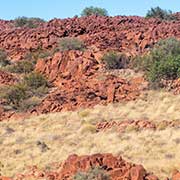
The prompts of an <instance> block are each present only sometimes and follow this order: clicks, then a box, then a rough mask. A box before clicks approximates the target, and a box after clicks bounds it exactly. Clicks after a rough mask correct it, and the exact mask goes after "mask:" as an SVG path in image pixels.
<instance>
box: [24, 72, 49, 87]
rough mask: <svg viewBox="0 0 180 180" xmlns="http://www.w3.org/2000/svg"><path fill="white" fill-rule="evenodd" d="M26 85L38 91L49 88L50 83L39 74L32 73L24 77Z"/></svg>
mask: <svg viewBox="0 0 180 180" xmlns="http://www.w3.org/2000/svg"><path fill="white" fill-rule="evenodd" d="M24 83H25V84H26V86H27V87H30V88H32V89H37V88H39V87H47V86H48V82H47V80H46V79H45V77H44V76H43V75H42V74H40V73H37V72H32V73H30V74H28V75H26V76H25V77H24Z"/></svg>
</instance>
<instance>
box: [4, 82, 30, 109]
mask: <svg viewBox="0 0 180 180" xmlns="http://www.w3.org/2000/svg"><path fill="white" fill-rule="evenodd" d="M1 98H4V99H6V101H7V103H8V104H9V105H12V106H13V108H15V109H18V107H19V104H20V103H21V102H22V101H23V100H24V99H26V98H27V93H26V86H25V85H24V84H16V85H13V86H8V87H7V88H5V89H4V95H3V96H2V97H1Z"/></svg>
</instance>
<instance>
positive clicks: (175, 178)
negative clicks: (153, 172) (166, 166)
mask: <svg viewBox="0 0 180 180" xmlns="http://www.w3.org/2000/svg"><path fill="white" fill-rule="evenodd" d="M172 180H180V172H179V171H174V172H173V175H172Z"/></svg>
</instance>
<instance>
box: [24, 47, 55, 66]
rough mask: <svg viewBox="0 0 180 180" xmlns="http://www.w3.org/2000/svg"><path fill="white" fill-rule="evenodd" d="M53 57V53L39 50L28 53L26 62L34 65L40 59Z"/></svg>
mask: <svg viewBox="0 0 180 180" xmlns="http://www.w3.org/2000/svg"><path fill="white" fill-rule="evenodd" d="M51 55H52V52H50V51H46V50H43V49H41V48H38V49H36V51H34V52H28V53H27V54H26V56H25V58H24V59H25V60H26V61H31V62H33V63H34V64H36V62H37V60H38V59H39V58H47V57H49V56H51Z"/></svg>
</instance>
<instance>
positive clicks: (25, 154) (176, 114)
mask: <svg viewBox="0 0 180 180" xmlns="http://www.w3.org/2000/svg"><path fill="white" fill-rule="evenodd" d="M154 98H155V99H154ZM179 100H180V96H173V95H171V94H169V93H163V92H161V93H158V94H157V93H155V92H150V93H149V95H147V97H145V98H144V100H137V101H134V102H129V103H126V104H115V105H108V106H96V107H95V108H93V109H86V110H79V111H77V112H62V113H54V114H48V115H41V116H38V117H32V118H30V119H26V120H21V121H9V122H0V173H1V174H3V175H7V176H13V175H14V174H16V173H17V172H23V171H24V170H25V168H26V167H27V166H32V165H38V166H39V167H40V168H48V165H49V164H50V163H52V162H60V161H62V160H65V159H66V158H67V157H68V156H69V155H70V154H73V153H77V154H79V155H83V154H93V153H113V154H114V155H117V154H121V155H122V156H123V157H124V158H125V159H127V160H129V161H131V162H134V163H139V164H143V165H144V167H145V168H146V169H147V170H148V171H153V172H154V173H155V174H157V175H159V176H160V177H164V176H167V175H168V176H170V173H171V172H172V169H174V168H180V152H179V149H180V129H173V128H166V129H165V130H162V131H151V130H144V131H140V132H136V131H128V132H126V133H124V134H119V133H117V132H116V131H113V130H111V131H107V132H99V133H96V132H95V126H94V125H95V124H96V122H99V121H102V120H111V119H119V120H121V119H124V118H125V119H127V118H133V119H136V118H143V117H147V118H150V119H153V120H163V119H167V120H177V119H178V118H180V109H179V108H180V106H178V104H179V102H180V101H179Z"/></svg>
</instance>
